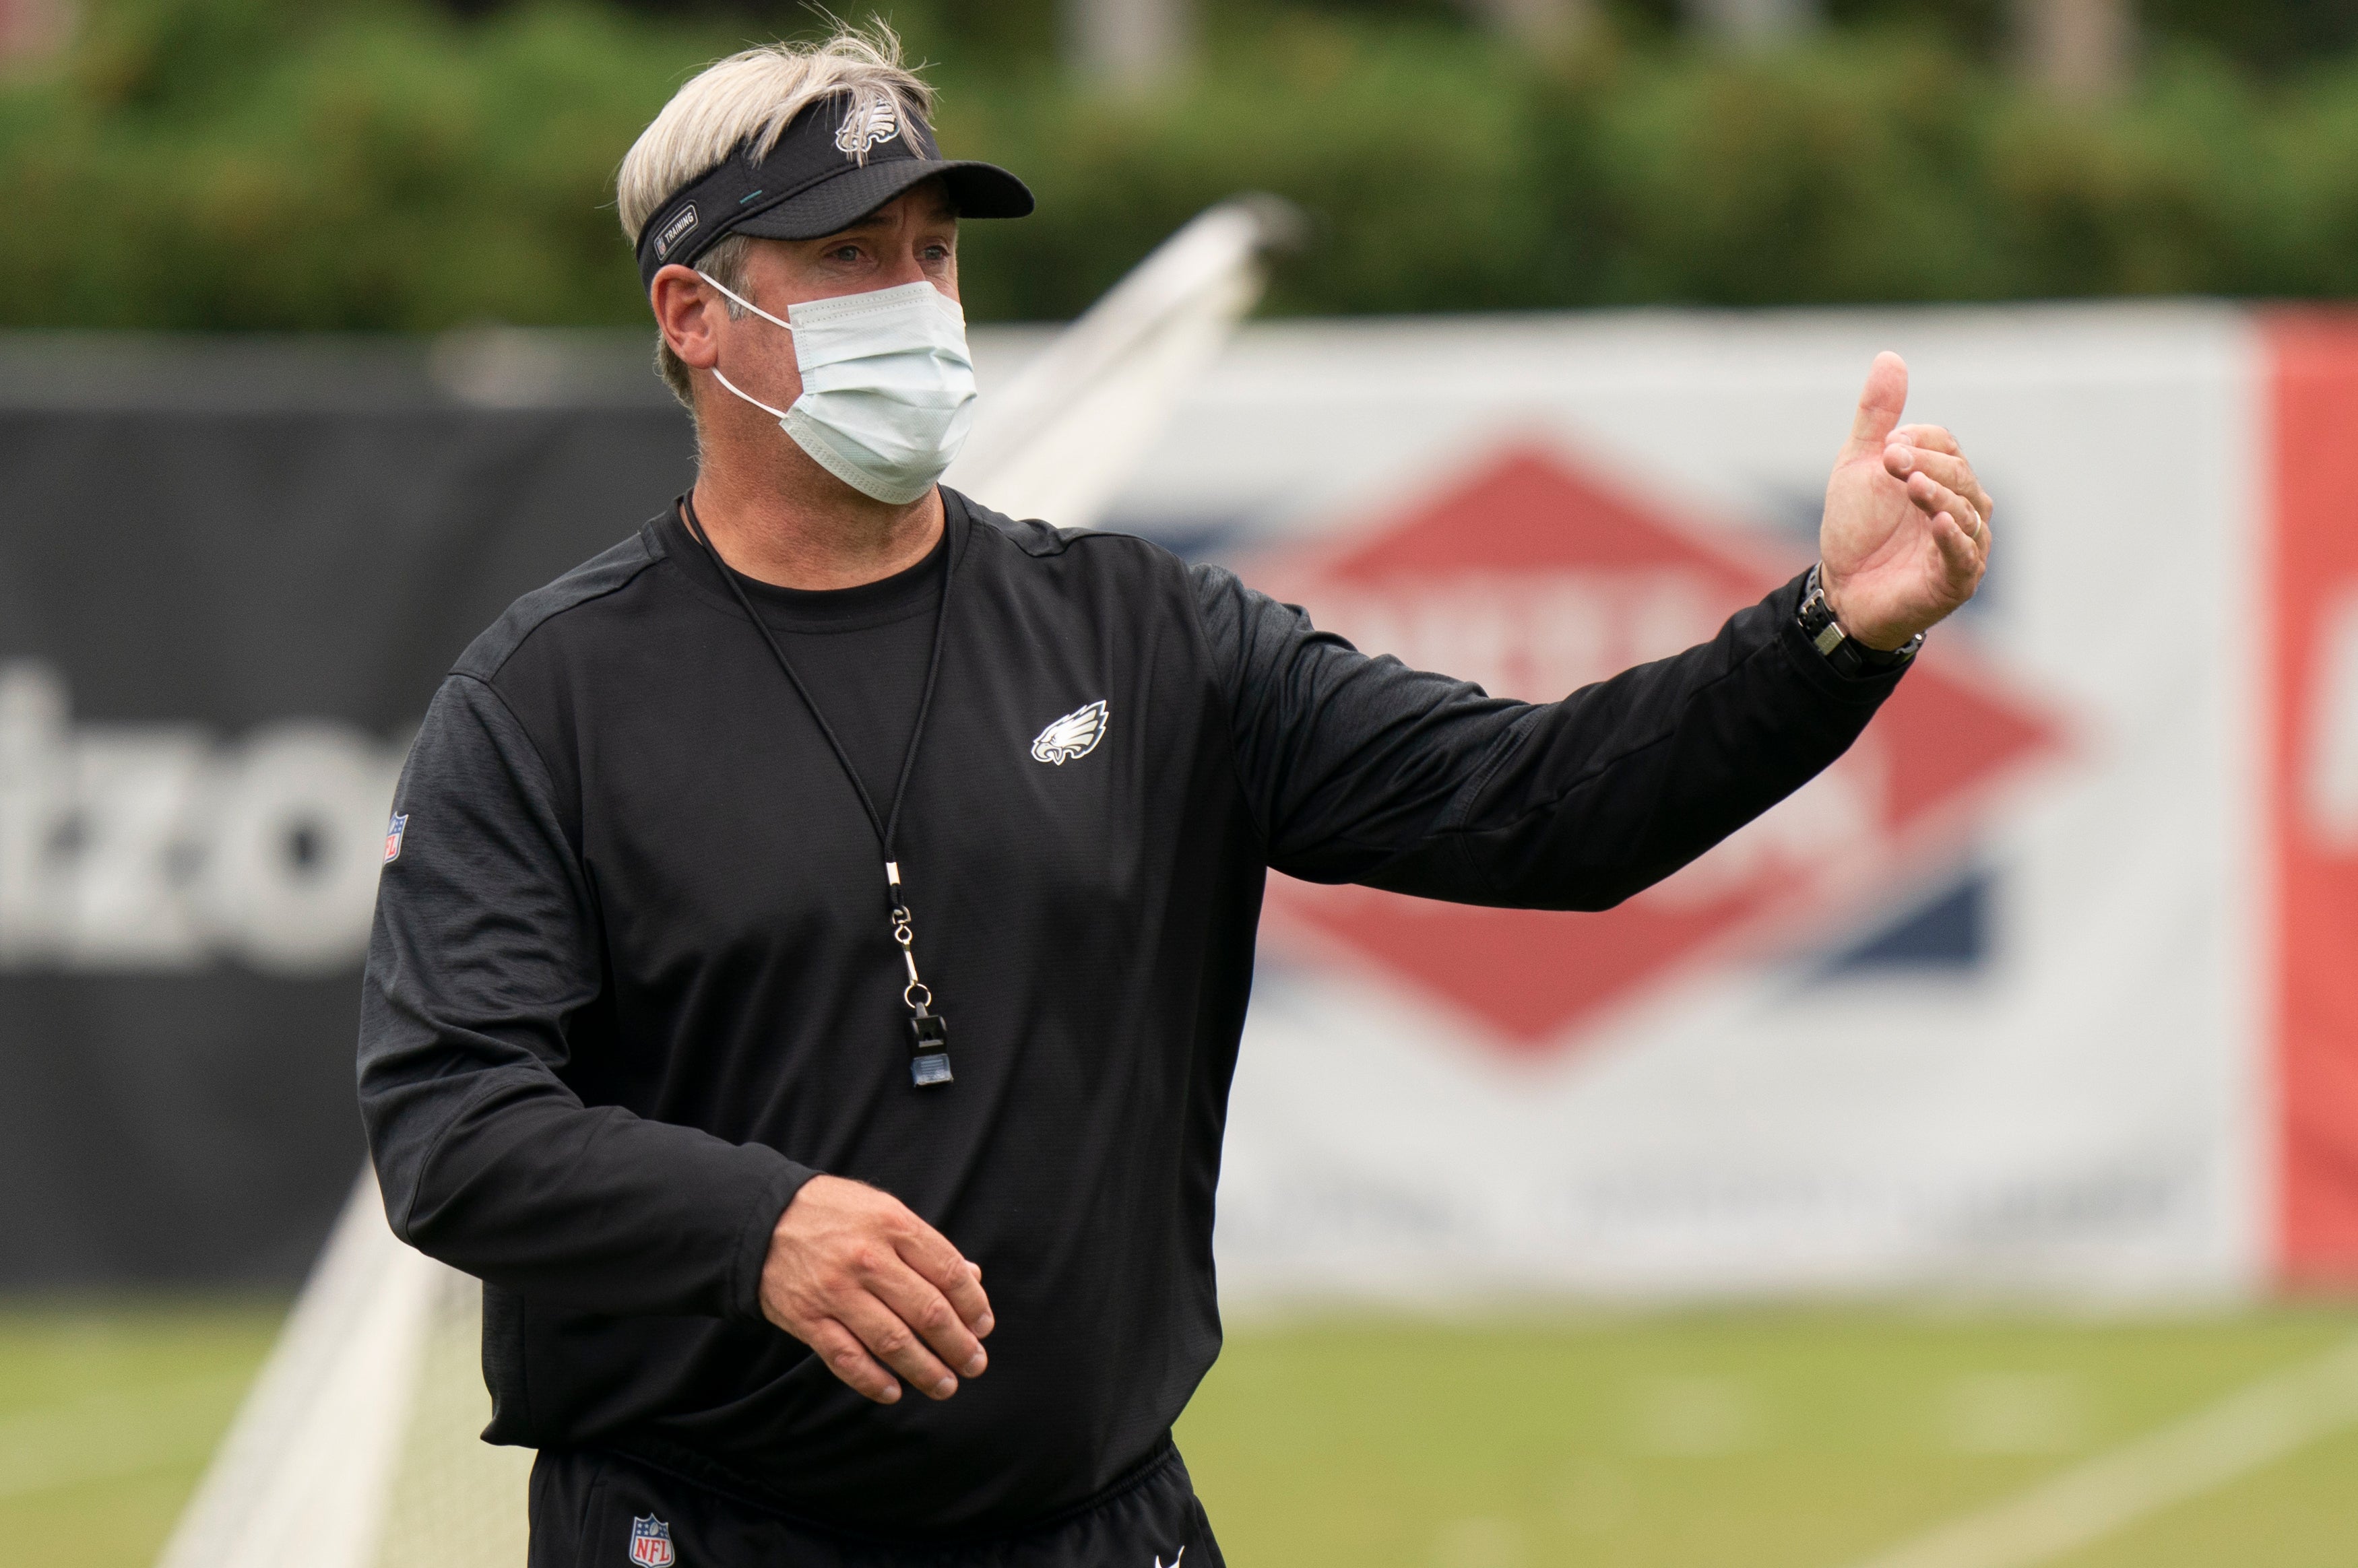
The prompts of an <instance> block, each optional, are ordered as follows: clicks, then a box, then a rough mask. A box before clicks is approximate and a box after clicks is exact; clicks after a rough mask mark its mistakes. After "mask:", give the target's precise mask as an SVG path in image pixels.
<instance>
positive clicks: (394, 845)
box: [384, 816, 409, 866]
mask: <svg viewBox="0 0 2358 1568" xmlns="http://www.w3.org/2000/svg"><path fill="white" fill-rule="evenodd" d="M408 826H409V818H408V817H406V816H396V817H395V818H394V819H393V820H392V821H390V822H388V823H386V824H385V825H384V863H385V864H386V865H388V866H389V865H391V864H393V863H394V862H395V860H399V859H401V835H402V830H403V829H404V828H406V827H408Z"/></svg>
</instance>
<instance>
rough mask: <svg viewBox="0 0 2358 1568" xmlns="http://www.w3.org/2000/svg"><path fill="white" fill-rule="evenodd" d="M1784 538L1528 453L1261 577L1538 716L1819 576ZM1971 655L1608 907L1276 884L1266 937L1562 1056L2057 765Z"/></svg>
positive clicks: (1414, 659)
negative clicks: (1659, 993) (1648, 994)
mask: <svg viewBox="0 0 2358 1568" xmlns="http://www.w3.org/2000/svg"><path fill="white" fill-rule="evenodd" d="M1775 543H1780V542H1779V541H1771V540H1766V539H1764V540H1763V541H1762V547H1761V548H1759V549H1757V550H1753V549H1747V548H1746V547H1745V546H1743V544H1742V543H1740V542H1738V543H1726V542H1722V541H1721V540H1718V539H1714V538H1712V537H1710V536H1708V535H1702V534H1698V533H1695V532H1692V531H1690V530H1689V529H1688V528H1687V527H1685V526H1684V525H1682V524H1680V523H1679V522H1677V521H1676V520H1674V519H1673V518H1672V517H1671V516H1669V515H1668V514H1665V513H1664V512H1662V511H1660V510H1659V509H1657V508H1654V507H1651V506H1650V505H1648V504H1647V503H1643V502H1640V501H1639V500H1636V499H1634V498H1633V497H1631V496H1629V495H1627V494H1624V493H1622V492H1618V491H1617V490H1616V489H1615V488H1614V487H1612V486H1610V485H1608V484H1606V483H1603V482H1601V481H1598V480H1597V479H1595V477H1594V476H1591V475H1588V474H1585V473H1583V472H1580V471H1579V470H1576V469H1575V468H1574V467H1573V466H1572V465H1571V464H1569V463H1568V462H1567V461H1566V460H1564V459H1563V457H1562V456H1560V455H1559V454H1557V453H1554V452H1552V451H1543V450H1539V449H1511V450H1509V451H1506V452H1503V453H1499V454H1497V455H1495V456H1494V457H1492V458H1491V459H1490V460H1487V461H1486V462H1484V463H1483V464H1481V465H1479V467H1478V468H1477V469H1476V471H1474V472H1473V473H1472V474H1471V475H1470V476H1469V477H1467V478H1466V479H1465V480H1463V481H1459V482H1457V483H1455V484H1453V485H1450V486H1448V487H1447V488H1445V489H1444V490H1443V491H1442V492H1439V493H1437V494H1435V495H1433V496H1432V497H1431V498H1429V499H1427V500H1425V501H1424V502H1422V503H1419V504H1417V505H1415V506H1413V507H1412V508H1411V509H1409V510H1408V511H1406V512H1405V513H1404V514H1401V516H1399V517H1397V518H1396V519H1393V520H1392V521H1390V522H1389V523H1379V524H1376V525H1375V526H1373V527H1372V528H1370V529H1368V531H1367V532H1365V533H1363V534H1357V535H1354V536H1353V538H1352V539H1351V541H1350V542H1349V543H1348V544H1347V545H1346V546H1343V547H1342V548H1341V549H1339V550H1337V551H1328V552H1321V553H1316V554H1304V555H1297V556H1293V557H1278V558H1273V559H1269V560H1264V561H1262V562H1260V563H1259V565H1258V566H1257V567H1256V568H1249V570H1248V572H1247V576H1248V577H1249V579H1251V580H1252V581H1253V582H1254V583H1255V584H1256V585H1257V586H1259V587H1261V588H1263V589H1266V590H1268V591H1270V592H1272V593H1275V594H1276V595H1278V596H1279V597H1280V598H1282V599H1286V600H1293V601H1294V602H1297V603H1300V604H1302V605H1303V606H1304V607H1305V608H1307V609H1308V610H1309V611H1310V612H1311V615H1312V617H1313V619H1314V620H1315V621H1316V622H1317V623H1318V624H1319V625H1320V626H1322V627H1325V628H1328V629H1330V630H1333V631H1336V632H1337V633H1341V634H1342V635H1344V636H1346V637H1348V638H1350V639H1351V640H1352V641H1353V642H1355V643H1357V644H1358V645H1359V646H1360V647H1362V648H1364V649H1367V650H1368V651H1370V652H1380V653H1389V654H1398V655H1399V656H1400V657H1401V658H1402V659H1403V660H1405V661H1406V662H1408V663H1409V664H1411V665H1416V666H1420V667H1422V668H1425V669H1434V670H1442V671H1445V672H1447V673H1448V674H1450V675H1453V676H1461V677H1463V678H1465V679H1467V680H1473V681H1476V682H1479V683H1480V684H1481V685H1482V686H1483V687H1485V688H1486V689H1487V690H1488V691H1490V692H1492V693H1493V694H1495V695H1501V696H1509V697H1523V698H1528V699H1531V700H1539V701H1546V700H1552V699H1553V698H1555V697H1561V696H1563V695H1564V694H1565V693H1567V692H1570V691H1573V690H1574V689H1576V688H1578V687H1582V686H1585V685H1587V684H1588V683H1590V682H1592V681H1596V680H1602V679H1605V678H1606V677H1607V676H1613V675H1616V674H1617V673H1619V672H1620V671H1621V670H1624V669H1626V668H1628V666H1629V665H1633V664H1638V663H1641V662H1643V661H1645V660H1648V659H1654V658H1660V657H1662V656H1664V655H1666V654H1673V653H1676V652H1678V651H1679V650H1680V649H1682V648H1685V647H1688V646H1691V645H1692V644H1693V643H1699V642H1702V641H1704V640H1705V639H1706V638H1708V637H1710V636H1711V635H1712V634H1713V633H1715V632H1716V631H1717V629H1718V627H1719V624H1720V622H1723V621H1724V620H1725V619H1726V618H1727V616H1728V615H1730V614H1731V613H1733V612H1734V611H1736V610H1738V609H1740V608H1742V607H1743V606H1745V605H1747V604H1749V603H1752V602H1753V601H1754V600H1758V598H1759V597H1760V596H1761V595H1762V594H1764V593H1766V592H1768V590H1769V589H1771V588H1773V587H1775V586H1776V585H1777V584H1778V583H1779V582H1782V581H1784V580H1785V579H1788V578H1789V577H1790V576H1791V575H1792V573H1793V572H1794V571H1795V570H1798V569H1799V568H1800V565H1805V564H1806V560H1804V561H1803V562H1801V563H1798V564H1795V563H1779V562H1778V561H1777V560H1776V559H1774V558H1773V555H1772V552H1771V550H1770V548H1769V547H1768V546H1771V545H1773V544H1775ZM1957 641H1958V639H1957V638H1956V636H1955V635H1954V634H1953V633H1952V634H1949V635H1945V636H1936V637H1935V638H1934V640H1933V642H1932V643H1931V646H1930V647H1929V648H1928V650H1927V652H1926V654H1925V655H1924V656H1923V658H1922V659H1921V660H1920V661H1919V664H1918V666H1917V667H1916V668H1915V669H1913V670H1911V671H1910V672H1909V675H1908V676H1907V678H1906V679H1905V680H1903V681H1902V682H1901V683H1900V685H1899V688H1898V691H1897V692H1895V693H1894V694H1893V696H1892V697H1891V699H1890V700H1889V701H1888V702H1887V703H1886V704H1885V705H1884V707H1883V709H1882V711H1881V712H1880V713H1878V714H1877V716H1876V718H1875V720H1874V722H1873V723H1872V724H1870V725H1869V726H1868V728H1867V730H1866V734H1865V735H1863V736H1862V737H1861V738H1860V740H1859V741H1858V743H1857V744H1856V745H1855V746H1853V747H1852V748H1851V751H1850V752H1849V753H1848V754H1847V755H1846V756H1844V758H1843V759H1842V761H1840V762H1837V763H1835V764H1834V765H1833V767H1832V768H1830V769H1828V770H1827V771H1826V773H1824V774H1823V775H1822V776H1820V777H1819V778H1818V779H1817V780H1815V781H1814V782H1812V784H1810V785H1809V786H1808V787H1806V788H1805V789H1803V790H1801V792H1800V793H1798V794H1797V795H1794V796H1793V797H1792V798H1791V799H1790V800H1788V801H1786V802H1785V803H1783V804H1782V805H1780V806H1778V807H1777V808H1776V809H1775V810H1773V811H1771V812H1769V813H1768V815H1767V816H1763V817H1762V818H1760V819H1759V820H1758V822H1755V823H1753V824H1751V825H1750V826H1749V827H1746V828H1745V829H1744V830H1743V831H1741V832H1739V833H1738V834H1736V836H1735V837H1734V838H1730V839H1728V840H1727V841H1726V842H1725V843H1724V844H1722V845H1720V846H1719V847H1718V848H1717V849H1714V850H1712V851H1711V853H1709V854H1707V855H1705V856H1704V857H1703V858H1702V859H1701V860H1697V861H1696V862H1695V863H1694V864H1693V865H1691V866H1689V867H1687V868H1686V869H1685V870H1684V871H1681V872H1679V873H1678V874H1677V875H1676V876H1673V877H1671V878H1670V879H1669V880H1668V881H1664V882H1662V883H1661V884H1660V885H1659V886H1657V887H1654V888H1651V889H1649V890H1648V891H1647V892H1643V893H1640V894H1639V896H1637V897H1636V898H1633V899H1631V900H1629V901H1628V903H1624V904H1622V905H1620V906H1619V907H1617V908H1616V909H1612V910H1608V911H1606V912H1604V913H1602V914H1552V913H1544V912H1536V911H1525V910H1495V909H1474V908H1468V907H1466V906H1463V905H1458V904H1449V903H1435V902H1433V901H1431V900H1426V899H1415V898H1406V897H1402V896H1401V895H1399V894H1395V893H1388V892H1377V891H1375V890H1373V889H1369V888H1358V887H1323V886H1315V885H1313V884H1310V883H1306V882H1299V881H1293V880H1292V879H1289V878H1284V877H1279V878H1275V879H1272V882H1271V892H1270V903H1269V908H1270V913H1271V930H1272V932H1273V933H1274V934H1276V935H1280V937H1281V939H1282V938H1283V937H1285V936H1288V935H1291V936H1292V937H1293V938H1295V939H1297V940H1307V941H1308V942H1309V943H1311V944H1312V945H1314V946H1316V947H1318V948H1320V949H1322V950H1325V951H1326V952H1328V953H1330V954H1336V955H1337V956H1340V957H1345V958H1346V959H1347V960H1352V959H1356V960H1357V961H1359V963H1360V964H1362V965H1372V966H1373V967H1375V968H1379V969H1380V970H1382V971H1385V972H1387V973H1389V974H1390V976H1392V977H1394V978H1395V979H1398V980H1401V981H1404V982H1406V983H1407V984H1409V985H1410V986H1412V987H1413V988H1415V989H1419V990H1421V991H1422V992H1424V993H1425V994H1426V995H1428V996H1429V997H1432V998H1434V999H1437V1000H1442V1001H1444V1002H1445V1003H1446V1004H1448V1005H1449V1006H1451V1007H1452V1008H1454V1009H1455V1010H1456V1011H1461V1012H1464V1013H1467V1014H1470V1015H1472V1016H1473V1017H1474V1018H1476V1019H1477V1020H1479V1021H1480V1022H1482V1023H1484V1024H1486V1025H1487V1028H1486V1029H1485V1030H1483V1031H1482V1032H1481V1033H1484V1034H1485V1035H1486V1036H1487V1037H1489V1038H1492V1039H1493V1040H1494V1041H1495V1042H1496V1043H1497V1044H1499V1045H1500V1046H1501V1047H1503V1048H1505V1049H1508V1050H1510V1051H1515V1052H1520V1053H1537V1052H1544V1051H1552V1050H1555V1049H1559V1048H1562V1047H1563V1046H1566V1045H1568V1044H1571V1043H1573V1042H1574V1040H1575V1039H1576V1038H1577V1035H1578V1027H1577V1026H1579V1025H1581V1024H1583V1023H1584V1022H1589V1021H1592V1020H1593V1018H1594V1017H1595V1015H1597V1014H1599V1013H1601V1012H1602V1011H1605V1010H1606V1009H1608V1008H1610V1007H1613V1006H1615V1005H1617V1004H1619V1003H1621V1002H1624V1001H1627V1000H1632V999H1633V998H1635V997H1636V996H1638V995H1639V994H1641V993H1642V992H1643V991H1644V990H1645V989H1648V988H1650V986H1653V985H1655V984H1658V983H1660V981H1662V980H1663V979H1666V978H1667V977H1668V976H1670V975H1671V973H1673V972H1674V971H1677V970H1679V969H1682V968H1685V967H1686V966H1688V965H1689V964H1692V963H1693V962H1695V961H1698V960H1700V959H1702V958H1704V957H1708V956H1709V955H1710V954H1712V953H1713V952H1715V951H1725V950H1726V949H1729V948H1731V947H1735V948H1742V949H1757V948H1758V947H1760V946H1764V945H1775V944H1776V943H1778V942H1780V941H1781V942H1790V941H1791V940H1792V939H1793V938H1794V937H1796V936H1807V935H1811V934H1812V933H1813V932H1822V931H1823V929H1824V926H1823V921H1824V919H1825V917H1826V916H1827V914H1828V913H1829V906H1833V908H1837V909H1838V908H1839V907H1840V906H1841V905H1842V904H1843V903H1844V902H1845V901H1849V902H1851V903H1852V904H1853V906H1854V907H1855V905H1856V901H1857V900H1859V899H1861V898H1863V897H1866V896H1870V895H1871V894H1875V893H1887V892H1888V877H1889V874H1890V871H1891V868H1893V867H1894V866H1896V865H1899V864H1902V863H1905V862H1906V861H1908V860H1910V859H1911V858H1912V857H1913V856H1914V855H1915V854H1917V853H1919V852H1920V851H1921V849H1923V848H1924V847H1925V846H1926V844H1927V843H1928V841H1937V840H1942V839H1945V838H1952V837H1953V836H1954V834H1955V832H1956V830H1957V829H1958V828H1959V827H1962V826H1963V825H1964V824H1965V822H1966V819H1967V818H1969V817H1970V816H1971V815H1972V814H1973V812H1974V808H1975V807H1976V806H1979V805H1981V804H1982V803H1983V802H1985V800H1986V798H1987V797H1988V795H1990V793H1991V791H1992V789H1993V787H1994V786H1996V785H1997V784H2000V783H2002V782H2004V781H2005V780H2006V779H2007V778H2009V777H2011V776H2012V775H2013V774H2014V773H2016V772H2017V770H2019V769H2020V768H2021V767H2022V766H2023V764H2025V763H2027V762H2031V761H2032V760H2034V759H2036V758H2039V757H2040V756H2042V755H2044V754H2048V753H2050V752H2053V751H2055V750H2056V749H2057V743H2058V730H2057V726H2056V725H2055V723H2054V722H2053V720H2052V719H2050V717H2048V715H2047V714H2046V713H2045V712H2044V711H2043V710H2042V709H2041V708H2039V706H2038V705H2036V704H2034V703H2033V702H2031V701H2029V700H2028V699H2026V698H2025V697H2021V696H2020V695H2018V694H2016V693H2014V692H2011V691H2009V690H2008V689H2006V686H2005V684H2004V683H2003V682H2002V681H2000V680H1998V679H1997V678H1996V676H1993V675H1991V674H1990V673H1989V672H1987V671H1985V670H1982V669H1980V668H1978V667H1976V666H1975V665H1974V663H1973V662H1972V660H1971V659H1970V657H1969V656H1968V655H1966V654H1963V653H1962V652H1960V650H1959V649H1958V648H1957V646H1956V643H1957ZM1877 871H1881V872H1882V873H1883V875H1881V876H1880V877H1878V876H1877V875H1876V873H1877ZM1870 883H1872V884H1874V885H1872V886H1870V885H1869V884H1870Z"/></svg>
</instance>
